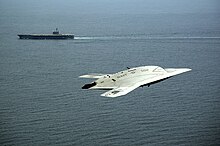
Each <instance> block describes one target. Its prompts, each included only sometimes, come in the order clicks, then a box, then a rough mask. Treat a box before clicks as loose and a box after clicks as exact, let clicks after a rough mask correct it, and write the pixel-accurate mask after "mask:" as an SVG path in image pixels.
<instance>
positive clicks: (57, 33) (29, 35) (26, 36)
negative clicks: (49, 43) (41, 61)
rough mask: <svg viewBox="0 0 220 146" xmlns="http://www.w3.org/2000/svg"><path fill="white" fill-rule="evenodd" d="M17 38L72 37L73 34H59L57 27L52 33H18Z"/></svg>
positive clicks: (63, 38)
mask: <svg viewBox="0 0 220 146" xmlns="http://www.w3.org/2000/svg"><path fill="white" fill-rule="evenodd" d="M18 37H19V39H62V40H65V39H74V34H60V33H59V31H58V28H56V30H55V31H53V33H52V34H18Z"/></svg>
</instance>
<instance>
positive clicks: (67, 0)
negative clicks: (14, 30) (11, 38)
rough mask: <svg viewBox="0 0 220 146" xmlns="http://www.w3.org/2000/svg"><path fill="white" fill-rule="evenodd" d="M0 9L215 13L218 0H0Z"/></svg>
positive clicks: (132, 12)
mask: <svg viewBox="0 0 220 146" xmlns="http://www.w3.org/2000/svg"><path fill="white" fill-rule="evenodd" d="M1 9H2V10H3V9H7V10H10V11H13V9H20V11H25V9H36V10H37V9H38V10H42V11H44V10H45V11H51V12H53V11H60V12H64V13H75V14H88V13H90V14H105V13H106V14H107V13H110V14H152V13H153V14H160V13H174V14H175V13H219V12H220V0H0V11H1Z"/></svg>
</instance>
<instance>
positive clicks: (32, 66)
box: [0, 5, 220, 146]
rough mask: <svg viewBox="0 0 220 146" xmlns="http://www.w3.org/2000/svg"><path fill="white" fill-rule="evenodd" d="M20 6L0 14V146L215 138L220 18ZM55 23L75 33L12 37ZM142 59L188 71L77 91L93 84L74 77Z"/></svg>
mask: <svg viewBox="0 0 220 146" xmlns="http://www.w3.org/2000/svg"><path fill="white" fill-rule="evenodd" d="M20 7H21V6H18V7H16V6H13V5H11V7H9V8H8V7H4V8H3V7H2V10H1V13H0V29H1V31H0V145H21V146H23V145H53V146H54V145H94V146H97V145H126V146H127V145H132V146H133V145H169V146H170V145H218V144H219V143H220V135H219V134H220V114H219V113H220V109H219V105H220V84H219V83H220V74H219V72H220V65H219V62H220V59H219V56H220V17H219V15H217V14H121V15H116V14H109V15H102V14H99V15H92V14H87V15H86V14H79V13H77V14H71V13H60V11H58V12H57V13H56V14H54V13H51V11H50V10H51V9H49V10H48V11H44V12H41V11H40V10H36V9H31V8H29V9H27V10H21V11H20V9H19V8H20ZM45 7H46V6H45ZM36 8H37V5H36ZM11 10H13V11H11ZM53 12H54V11H53ZM55 16H56V17H55ZM55 27H59V28H60V31H61V32H65V33H75V35H76V39H75V40H19V39H18V38H17V36H16V35H17V34H18V33H50V32H51V31H52V30H53V29H55ZM142 65H159V66H161V67H189V68H191V69H192V71H191V72H188V73H185V74H182V75H179V76H176V77H174V78H171V79H169V80H166V81H164V82H161V83H159V84H155V85H152V86H150V87H149V88H148V87H146V88H138V89H136V90H134V91H133V92H131V93H129V94H128V95H126V96H122V97H119V98H114V99H112V98H105V97H101V96H100V94H102V93H103V92H105V91H98V90H95V91H91V90H88V91H87V90H81V86H82V85H83V84H85V83H87V82H90V81H91V80H85V79H79V78H78V76H80V75H82V74H87V73H94V72H96V73H114V72H117V71H120V70H124V69H125V68H126V67H127V66H128V67H135V66H142Z"/></svg>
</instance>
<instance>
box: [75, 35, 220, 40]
mask: <svg viewBox="0 0 220 146" xmlns="http://www.w3.org/2000/svg"><path fill="white" fill-rule="evenodd" d="M75 39H76V40H178V39H180V40H187V39H190V40H191V39H220V36H76V37H75Z"/></svg>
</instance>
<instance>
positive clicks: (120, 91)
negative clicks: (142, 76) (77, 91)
mask: <svg viewBox="0 0 220 146" xmlns="http://www.w3.org/2000/svg"><path fill="white" fill-rule="evenodd" d="M138 87H139V85H132V86H129V87H117V88H114V89H112V90H109V91H107V92H105V93H103V94H101V96H105V97H118V96H122V95H125V94H128V93H129V92H131V91H133V90H134V89H136V88H138Z"/></svg>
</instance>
